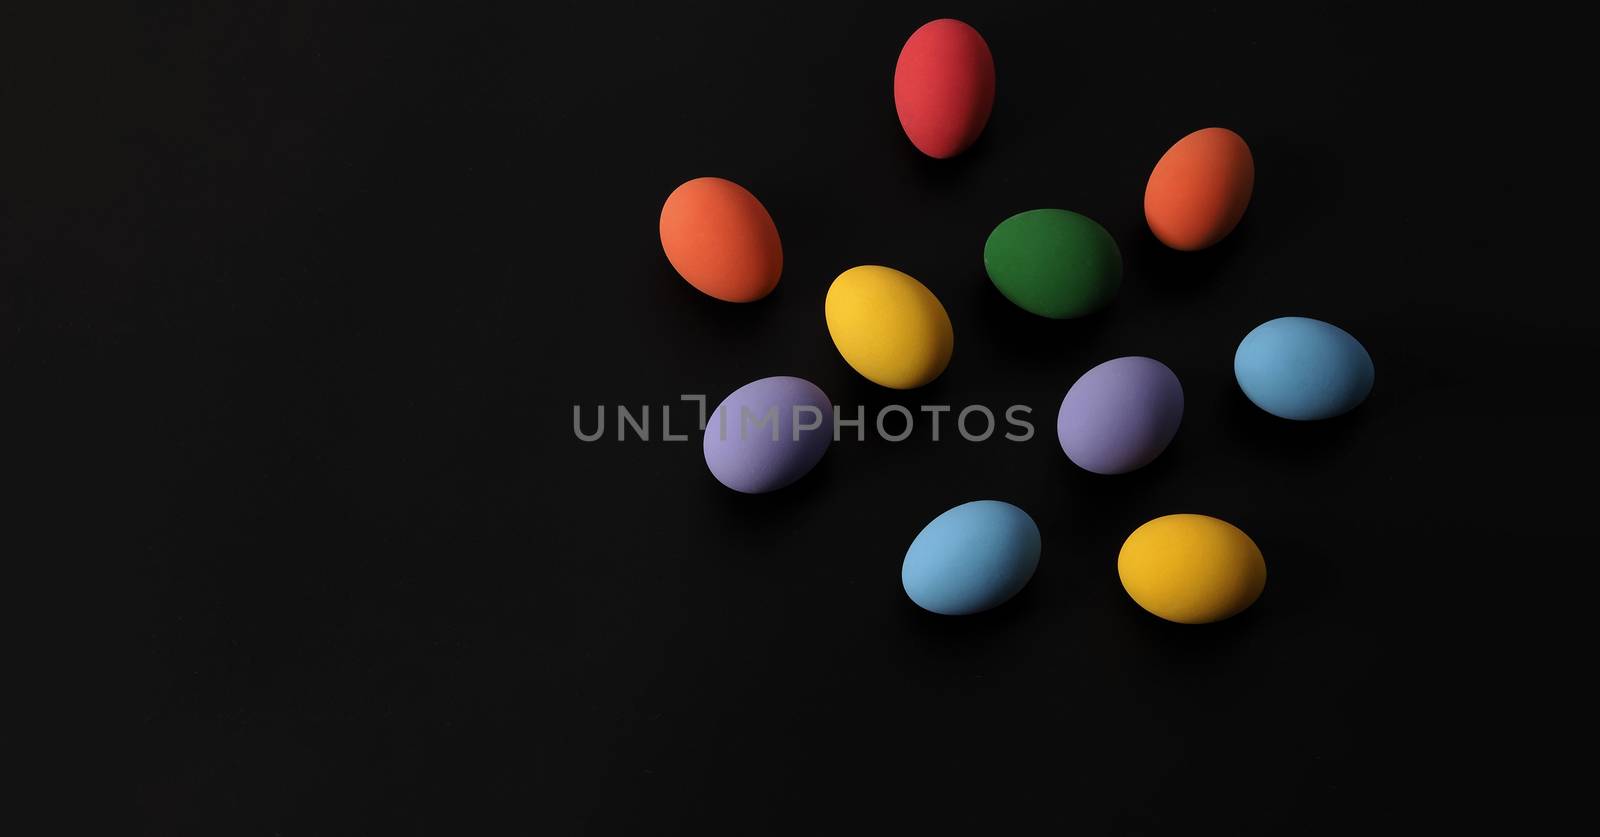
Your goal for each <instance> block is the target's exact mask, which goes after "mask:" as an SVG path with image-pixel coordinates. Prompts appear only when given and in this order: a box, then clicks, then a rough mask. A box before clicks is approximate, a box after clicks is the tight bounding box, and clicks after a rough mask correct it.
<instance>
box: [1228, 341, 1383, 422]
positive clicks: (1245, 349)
mask: <svg viewBox="0 0 1600 837" xmlns="http://www.w3.org/2000/svg"><path fill="white" fill-rule="evenodd" d="M1233 375H1234V377H1235V378H1237V379H1238V381H1239V388H1240V389H1242V390H1244V394H1245V396H1246V397H1248V398H1249V399H1250V400H1251V401H1252V402H1254V403H1255V405H1256V406H1257V407H1260V408H1261V409H1263V410H1266V411H1267V412H1269V413H1271V414H1273V415H1275V416H1278V417H1280V418H1286V419H1296V420H1299V421H1312V420H1315V419H1325V418H1332V417H1334V416H1337V415H1340V414H1343V413H1347V412H1349V411H1351V410H1353V409H1355V407H1356V405H1358V404H1360V403H1361V402H1362V401H1364V400H1366V397H1367V393H1369V392H1371V391H1372V380H1373V376H1374V370H1373V368H1372V356H1371V355H1369V354H1367V350H1366V348H1365V347H1363V346H1362V345H1361V343H1360V341H1358V340H1356V339H1355V338H1354V337H1351V336H1350V334H1349V332H1346V331H1345V330H1344V329H1342V328H1339V327H1338V326H1336V325H1332V324H1330V323H1325V322H1323V321H1321V320H1313V319H1310V318H1307V317H1279V318H1278V319H1276V320H1268V321H1267V322H1264V323H1262V324H1261V325H1258V326H1256V327H1255V328H1254V329H1253V330H1251V332H1250V333H1249V334H1247V335H1245V337H1244V340H1242V341H1240V342H1239V349H1238V351H1236V352H1234V355H1233Z"/></svg>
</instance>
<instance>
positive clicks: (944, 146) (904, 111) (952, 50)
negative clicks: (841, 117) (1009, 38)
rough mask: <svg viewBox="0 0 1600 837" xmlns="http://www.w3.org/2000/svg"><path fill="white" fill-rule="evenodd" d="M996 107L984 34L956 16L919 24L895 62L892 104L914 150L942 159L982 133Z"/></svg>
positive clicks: (952, 154) (992, 64)
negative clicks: (920, 26) (990, 113)
mask: <svg viewBox="0 0 1600 837" xmlns="http://www.w3.org/2000/svg"><path fill="white" fill-rule="evenodd" d="M993 108H994V56H992V55H990V54H989V45H988V44H987V43H984V40H983V36H982V35H979V34H978V30H976V29H973V28H972V27H971V26H968V25H967V24H965V23H962V22H961V21H959V20H952V19H950V18H944V19H941V20H935V21H932V22H929V23H925V24H923V25H922V28H920V29H918V30H917V31H915V32H913V33H911V37H910V39H908V40H907V41H906V45H905V46H904V47H902V48H901V49H900V60H899V62H898V63H896V64H895V67H894V109H895V112H896V113H898V114H899V115H900V126H901V127H902V128H904V129H905V132H906V136H907V137H909V138H910V139H911V144H912V145H915V146H916V147H917V150H919V151H921V152H922V153H924V154H926V155H928V156H929V157H936V158H939V159H944V158H946V157H954V156H955V155H957V154H960V153H961V152H963V151H965V150H966V149H967V148H968V147H969V146H971V145H972V144H973V143H974V142H976V141H977V139H978V135H979V134H981V133H983V126H984V125H985V124H987V123H988V122H989V111H990V110H992V109H993Z"/></svg>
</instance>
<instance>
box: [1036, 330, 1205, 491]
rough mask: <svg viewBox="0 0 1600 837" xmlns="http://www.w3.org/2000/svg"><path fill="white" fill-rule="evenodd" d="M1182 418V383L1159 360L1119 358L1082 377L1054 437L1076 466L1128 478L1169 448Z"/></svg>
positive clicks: (1060, 414)
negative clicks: (1128, 474)
mask: <svg viewBox="0 0 1600 837" xmlns="http://www.w3.org/2000/svg"><path fill="white" fill-rule="evenodd" d="M1182 420H1183V385H1182V384H1180V383H1178V376H1177V375H1174V374H1172V370H1171V369H1168V368H1167V367H1166V364H1163V363H1162V362H1161V361H1158V360H1151V359H1150V358H1147V357H1119V358H1116V359H1115V360H1108V361H1106V362H1105V363H1102V364H1100V365H1099V366H1096V367H1095V368H1093V369H1090V370H1089V371H1088V372H1085V373H1083V376H1082V377H1080V378H1078V380H1077V381H1076V382H1075V383H1074V384H1073V385H1072V388H1071V389H1069V390H1067V397H1066V398H1063V399H1062V400H1061V410H1060V412H1058V413H1057V414H1056V437H1057V438H1058V439H1060V441H1061V449H1062V450H1063V451H1065V452H1066V454H1067V458H1068V459H1071V460H1072V461H1073V462H1074V463H1075V464H1076V465H1077V466H1078V467H1080V468H1082V469H1084V470H1085V471H1092V472H1094V473H1096V474H1125V473H1127V472H1129V471H1132V470H1135V469H1137V468H1142V467H1144V466H1146V465H1148V464H1150V463H1151V462H1152V461H1154V460H1155V458H1156V457H1157V456H1160V455H1161V452H1162V451H1164V450H1166V449H1167V445H1168V444H1170V443H1171V442H1172V437H1173V436H1176V435H1177V433H1178V424H1179V423H1180V422H1181V421H1182Z"/></svg>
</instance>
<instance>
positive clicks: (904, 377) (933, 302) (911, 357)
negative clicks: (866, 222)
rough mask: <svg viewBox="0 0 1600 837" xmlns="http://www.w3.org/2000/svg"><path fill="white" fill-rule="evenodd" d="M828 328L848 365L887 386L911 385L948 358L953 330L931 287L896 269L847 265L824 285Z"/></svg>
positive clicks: (916, 384)
mask: <svg viewBox="0 0 1600 837" xmlns="http://www.w3.org/2000/svg"><path fill="white" fill-rule="evenodd" d="M824 308H825V314H826V317H827V320H828V334H829V336H831V337H832V338H833V345H834V346H836V347H837V348H838V349H839V354H840V355H843V356H844V362H845V363H848V364H850V368H851V369H854V370H856V371H857V372H860V373H861V376H862V377H864V378H866V379H867V380H869V381H871V382H873V383H875V384H879V385H882V386H886V387H889V388H891V389H914V388H916V387H920V386H922V385H923V384H926V383H928V382H929V381H931V380H933V379H934V378H937V377H939V373H941V372H943V371H944V368H945V366H947V365H949V363H950V352H951V350H952V349H953V348H954V346H955V332H954V331H953V330H952V329H951V328H950V315H949V314H946V313H945V310H944V306H943V305H940V304H939V298H938V297H936V296H934V295H933V291H930V290H928V289H927V288H925V287H923V286H922V283H921V282H918V281H917V280H915V279H912V278H911V277H910V276H907V275H905V274H904V273H901V272H900V271H898V270H894V269H893V268H887V267H877V266H875V265H865V266H862V267H852V268H850V269H849V270H846V271H845V272H843V273H841V274H839V277H838V278H837V279H834V280H833V285H832V286H831V287H829V288H828V300H827V302H826V303H825V305H824Z"/></svg>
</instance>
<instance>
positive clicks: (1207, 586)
mask: <svg viewBox="0 0 1600 837" xmlns="http://www.w3.org/2000/svg"><path fill="white" fill-rule="evenodd" d="M1117 575H1118V576H1120V577H1121V578H1122V586H1123V588H1124V589H1126V590H1127V591H1128V595H1129V596H1132V597H1133V600H1134V601H1135V602H1138V604H1139V606H1140V607H1142V608H1144V609H1145V610H1148V611H1150V612H1151V613H1154V614H1155V615H1157V616H1159V617H1161V618H1162V619H1165V620H1167V621H1169V622H1181V623H1184V624H1187V625H1197V624H1202V623H1205V622H1216V621H1219V620H1222V619H1226V618H1228V617H1229V616H1233V615H1234V614H1236V613H1238V612H1240V611H1242V610H1244V609H1245V608H1247V607H1249V606H1250V605H1251V604H1252V603H1254V602H1255V600H1256V598H1257V597H1258V596H1260V595H1261V589H1262V588H1263V587H1265V586H1266V583H1267V564H1266V561H1265V560H1264V559H1263V558H1262V557H1261V550H1260V549H1259V548H1257V547H1256V544H1255V541H1252V540H1250V537H1249V536H1248V535H1246V534H1245V533H1243V532H1241V531H1239V529H1238V528H1237V527H1235V526H1234V525H1233V524H1231V523H1227V522H1225V521H1221V520H1218V519H1216V518H1215V517H1206V516H1205V515H1203V514H1169V515H1167V516H1166V517H1158V518H1156V519H1155V520H1152V521H1150V522H1149V523H1146V524H1144V525H1143V526H1140V527H1139V528H1138V529H1135V530H1134V531H1133V534H1131V535H1129V536H1128V540H1127V541H1125V542H1124V543H1123V544H1122V552H1121V553H1119V554H1118V555H1117Z"/></svg>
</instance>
